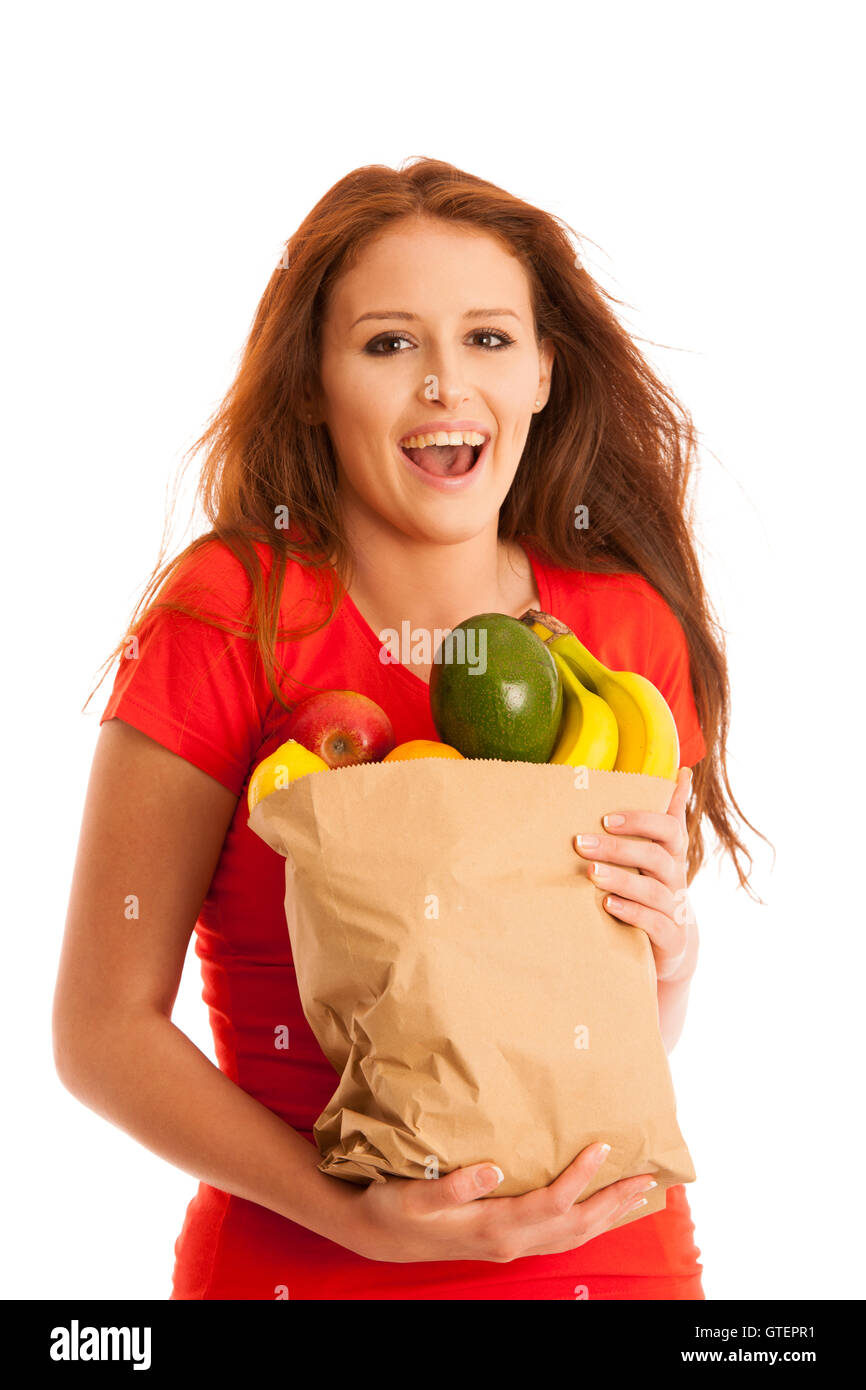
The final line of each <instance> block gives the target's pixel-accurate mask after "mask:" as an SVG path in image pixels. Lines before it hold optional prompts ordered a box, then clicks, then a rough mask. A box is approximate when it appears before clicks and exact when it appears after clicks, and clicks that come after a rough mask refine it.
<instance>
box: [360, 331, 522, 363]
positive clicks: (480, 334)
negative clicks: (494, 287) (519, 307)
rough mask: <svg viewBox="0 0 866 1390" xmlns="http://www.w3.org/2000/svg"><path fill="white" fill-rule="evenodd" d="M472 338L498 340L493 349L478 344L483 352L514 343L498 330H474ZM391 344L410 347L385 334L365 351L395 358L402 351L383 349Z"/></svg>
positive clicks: (394, 335)
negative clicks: (401, 344)
mask: <svg viewBox="0 0 866 1390" xmlns="http://www.w3.org/2000/svg"><path fill="white" fill-rule="evenodd" d="M472 337H473V338H498V339H499V342H498V343H497V344H496V345H495V346H493V347H491V346H488V345H485V344H484V343H479V344H478V346H479V347H480V348H481V349H482V351H483V352H501V351H502V349H503V348H506V347H510V346H511V344H512V343H513V342H514V339H513V338H510V337H509V336H508V334H507V333H501V332H500V331H499V329H498V328H476V330H475V332H474V333H473V334H472ZM391 343H409V346H410V347H411V346H412V342H411V339H409V338H407V337H405V336H404V334H402V333H385V334H383V335H382V336H381V337H380V338H374V339H373V341H372V342H371V343H368V344H367V347H366V349H365V351H367V352H369V353H370V355H371V356H373V357H396V356H398V354H399V352H400V351H401V350H402V349H400V348H398V349H397V351H396V352H391V351H390V350H387V351H386V350H385V349H386V348H387V347H388V346H389V345H390V344H391Z"/></svg>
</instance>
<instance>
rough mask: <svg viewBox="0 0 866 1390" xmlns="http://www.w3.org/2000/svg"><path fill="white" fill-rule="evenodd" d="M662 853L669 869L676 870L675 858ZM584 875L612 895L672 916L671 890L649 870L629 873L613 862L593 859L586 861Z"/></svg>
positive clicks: (673, 903) (672, 894)
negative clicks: (600, 861) (595, 861)
mask: <svg viewBox="0 0 866 1390" xmlns="http://www.w3.org/2000/svg"><path fill="white" fill-rule="evenodd" d="M666 857H667V859H668V860H669V861H670V864H671V868H672V870H674V871H676V867H677V866H676V862H675V860H673V859H671V857H670V855H667V856H666ZM587 875H588V877H589V878H590V880H591V881H592V882H593V883H594V884H595V886H596V888H600V889H601V890H602V892H603V893H611V894H612V895H613V896H614V897H615V898H623V899H625V900H626V901H628V902H633V903H636V904H639V905H640V906H641V907H646V908H651V909H652V910H653V911H654V912H660V913H661V914H662V916H667V917H673V914H674V908H675V907H676V899H675V898H674V890H673V888H672V887H671V886H669V885H668V884H667V883H665V882H663V881H662V880H661V879H658V878H655V877H652V876H651V875H650V874H633V873H632V872H631V870H629V869H619V868H617V866H616V865H615V864H597V863H593V864H590V866H589V868H588V870H587ZM670 879H671V883H673V882H674V878H673V874H671V875H670Z"/></svg>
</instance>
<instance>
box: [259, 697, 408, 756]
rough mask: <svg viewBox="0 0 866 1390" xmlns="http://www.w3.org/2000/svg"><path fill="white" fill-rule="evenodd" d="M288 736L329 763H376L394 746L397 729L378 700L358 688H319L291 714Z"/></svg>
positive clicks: (287, 729) (287, 727)
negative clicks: (363, 693) (372, 698)
mask: <svg viewBox="0 0 866 1390" xmlns="http://www.w3.org/2000/svg"><path fill="white" fill-rule="evenodd" d="M286 738H293V739H296V740H297V742H298V743H302V744H303V746H304V747H305V748H307V749H309V751H310V752H311V753H317V754H318V756H319V757H320V758H322V759H323V761H324V762H326V763H327V764H328V767H349V766H351V764H352V763H377V762H380V761H381V760H382V758H384V756H385V754H386V753H390V751H391V749H392V748H393V747H394V730H393V727H392V725H391V721H390V719H389V718H388V716H387V714H386V713H385V711H384V710H383V709H382V708H381V707H380V706H379V705H377V704H376V701H375V700H371V699H369V698H368V697H367V696H366V695H359V694H358V691H357V690H318V691H316V693H315V694H314V695H308V696H307V697H306V699H304V700H301V702H300V704H297V705H296V706H295V708H294V709H293V710H292V713H291V714H290V715H289V721H288V724H287V726H286Z"/></svg>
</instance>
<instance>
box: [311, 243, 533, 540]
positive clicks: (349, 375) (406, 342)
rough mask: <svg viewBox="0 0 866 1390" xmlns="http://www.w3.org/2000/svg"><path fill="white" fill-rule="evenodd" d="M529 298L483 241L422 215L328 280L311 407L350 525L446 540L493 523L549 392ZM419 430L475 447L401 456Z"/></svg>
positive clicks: (519, 279)
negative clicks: (326, 438)
mask: <svg viewBox="0 0 866 1390" xmlns="http://www.w3.org/2000/svg"><path fill="white" fill-rule="evenodd" d="M529 294H530V286H529V280H528V277H527V275H526V273H525V271H524V270H523V267H522V266H521V265H520V263H519V262H518V261H517V260H516V259H515V257H513V256H511V255H510V254H509V253H508V252H507V251H506V250H505V249H504V248H503V246H502V245H501V244H500V243H499V242H498V241H497V240H496V239H495V238H493V237H491V236H489V235H488V234H486V233H484V232H480V231H474V230H472V231H470V230H466V229H464V228H454V227H452V226H450V225H449V224H447V223H444V222H441V221H438V220H431V219H429V218H423V219H421V218H417V219H416V218H413V219H403V220H401V221H400V222H399V223H395V224H394V225H393V226H391V227H389V228H388V229H387V230H386V231H385V232H383V233H382V234H381V235H380V236H379V237H378V238H377V239H376V240H375V242H372V243H371V244H370V245H369V246H367V247H366V248H365V250H364V251H363V253H362V254H361V256H360V257H359V260H358V262H357V264H356V265H355V266H353V267H352V269H351V270H347V271H346V272H345V273H344V274H343V275H342V276H341V277H340V278H339V279H338V280H337V281H336V283H335V285H334V287H333V290H332V294H331V296H330V300H329V303H328V305H327V309H326V313H325V318H324V322H323V325H322V362H321V382H322V393H323V394H322V397H321V398H320V399H319V400H318V402H316V403H314V408H315V409H316V411H317V415H316V416H315V418H318V419H321V420H323V421H324V423H325V424H326V425H327V428H328V431H329V433H330V436H331V440H332V442H333V446H334V451H335V453H336V457H337V461H338V487H339V494H340V499H341V505H342V507H343V508H344V510H346V511H347V513H348V515H347V518H346V519H347V521H348V523H349V524H351V519H352V516H353V515H354V516H355V517H365V518H367V519H370V514H371V513H374V514H375V517H376V519H377V524H379V523H381V521H384V522H385V523H386V524H387V525H389V526H391V527H393V528H394V529H396V530H397V531H399V532H402V533H403V534H404V535H406V536H408V537H412V538H414V539H418V540H427V541H434V542H440V543H453V542H456V541H460V540H466V539H468V538H470V537H472V536H474V535H477V534H478V533H479V532H480V531H482V530H484V529H486V528H487V527H489V526H490V525H491V523H492V522H493V521H494V520H495V519H496V518H497V516H498V513H499V509H500V507H501V505H502V502H503V500H504V498H505V496H506V494H507V492H508V489H509V488H510V486H511V483H512V480H513V478H514V474H515V472H516V470H517V466H518V464H519V462H520V457H521V454H522V452H523V446H524V443H525V440H526V436H527V433H528V431H529V426H530V423H531V420H532V416H533V414H534V413H535V412H536V409H537V407H536V406H535V402H536V400H538V401H539V402H540V403H541V405H542V406H543V405H544V404H545V402H546V400H547V397H548V392H549V381H550V372H551V367H552V358H553V353H552V348H550V346H549V345H548V344H542V345H541V346H539V345H538V344H537V343H536V339H535V324H534V319H533V314H532V308H531V304H530V298H529ZM427 430H429V432H431V433H438V432H439V431H440V430H444V431H445V432H446V433H449V434H450V433H452V432H454V431H458V432H460V433H461V434H462V433H463V432H466V433H468V434H470V435H471V434H472V432H473V431H477V432H479V433H481V434H483V435H484V436H485V443H484V445H483V447H482V446H479V445H478V444H477V441H476V443H475V444H474V445H473V444H472V443H471V440H470V441H468V442H466V443H464V444H463V445H461V446H458V447H453V445H454V441H453V440H451V441H449V446H448V447H446V448H442V447H439V446H440V445H441V444H442V441H441V439H440V440H439V441H437V447H435V448H433V449H429V448H428V447H426V446H424V448H423V452H422V448H421V445H420V441H416V447H413V448H412V449H411V452H410V454H409V455H408V456H407V455H406V454H404V453H403V451H402V449H401V441H404V440H405V439H406V438H407V436H411V435H415V436H417V435H419V434H423V433H424V432H425V431H427ZM409 458H411V459H413V461H414V466H413V464H412V463H410V462H409ZM475 459H477V460H478V461H477V462H474V463H473V466H472V467H471V469H469V471H466V465H467V463H469V462H472V461H473V460H475Z"/></svg>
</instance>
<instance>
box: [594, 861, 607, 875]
mask: <svg viewBox="0 0 866 1390" xmlns="http://www.w3.org/2000/svg"><path fill="white" fill-rule="evenodd" d="M608 872H609V871H608V868H607V866H606V865H605V864H593V866H592V876H593V878H607V876H608Z"/></svg>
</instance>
